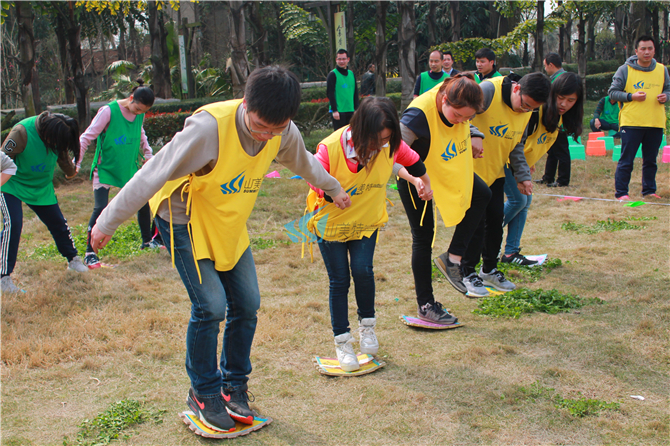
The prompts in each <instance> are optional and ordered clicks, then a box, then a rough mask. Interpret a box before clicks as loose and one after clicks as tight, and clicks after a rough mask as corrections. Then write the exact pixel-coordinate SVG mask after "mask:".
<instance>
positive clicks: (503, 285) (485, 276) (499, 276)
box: [479, 268, 516, 292]
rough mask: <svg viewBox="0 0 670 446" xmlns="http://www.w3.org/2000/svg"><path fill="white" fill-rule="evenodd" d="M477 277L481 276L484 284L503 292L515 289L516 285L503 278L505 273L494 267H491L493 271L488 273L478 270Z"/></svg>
mask: <svg viewBox="0 0 670 446" xmlns="http://www.w3.org/2000/svg"><path fill="white" fill-rule="evenodd" d="M479 277H481V278H482V282H483V283H484V285H488V286H491V287H493V288H495V289H496V290H498V291H503V292H505V291H512V290H514V289H516V285H514V284H513V283H512V282H510V281H509V280H507V279H505V275H504V274H503V273H502V272H501V271H498V270H497V269H496V268H493V271H491V272H490V273H485V272H484V271H483V270H480V271H479Z"/></svg>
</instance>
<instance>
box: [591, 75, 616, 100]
mask: <svg viewBox="0 0 670 446" xmlns="http://www.w3.org/2000/svg"><path fill="white" fill-rule="evenodd" d="M614 73H615V71H613V72H610V73H600V74H590V75H588V76H586V99H588V100H591V101H599V100H600V98H602V97H604V96H607V94H608V93H607V92H608V91H609V89H610V86H611V85H612V78H613V77H614Z"/></svg>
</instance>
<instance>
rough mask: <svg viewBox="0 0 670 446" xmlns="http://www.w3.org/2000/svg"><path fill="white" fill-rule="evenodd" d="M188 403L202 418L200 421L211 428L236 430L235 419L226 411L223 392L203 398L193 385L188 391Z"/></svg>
mask: <svg viewBox="0 0 670 446" xmlns="http://www.w3.org/2000/svg"><path fill="white" fill-rule="evenodd" d="M186 403H187V404H188V407H190V408H191V410H192V411H193V413H194V414H196V415H197V416H198V418H200V421H202V423H203V424H204V425H205V426H207V427H209V428H210V429H214V430H216V431H220V432H233V431H234V430H235V421H233V419H232V418H230V415H228V412H227V411H226V405H225V404H224V402H223V393H220V394H219V395H215V396H212V397H207V398H203V397H200V396H198V395H196V393H195V391H194V390H193V387H191V388H190V389H189V391H188V398H187V399H186Z"/></svg>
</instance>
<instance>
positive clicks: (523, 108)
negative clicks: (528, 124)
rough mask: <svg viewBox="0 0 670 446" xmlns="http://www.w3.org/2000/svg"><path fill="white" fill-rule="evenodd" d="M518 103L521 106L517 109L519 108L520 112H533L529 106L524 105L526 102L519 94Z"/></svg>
mask: <svg viewBox="0 0 670 446" xmlns="http://www.w3.org/2000/svg"><path fill="white" fill-rule="evenodd" d="M519 101H520V103H521V106H520V107H519V108H521V111H524V112H526V113H528V112H532V111H533V110H535V108H533V107H531V106H530V105H528V104H527V103H526V101H524V100H523V95H522V94H520V93H519Z"/></svg>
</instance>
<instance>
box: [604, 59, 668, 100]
mask: <svg viewBox="0 0 670 446" xmlns="http://www.w3.org/2000/svg"><path fill="white" fill-rule="evenodd" d="M637 61H638V58H637V56H630V57H629V58H628V60H627V61H626V63H625V64H623V65H621V66H620V67H619V69H618V70H616V73H614V77H613V78H612V85H611V86H610V90H609V96H610V97H611V98H612V99H614V100H615V101H616V102H631V101H632V100H633V99H632V98H631V96H632V93H626V91H625V90H626V82H627V81H628V67H631V68H633V69H634V70H638V71H645V72H650V71H654V70H655V69H656V59H652V60H651V64H650V65H649V66H648V67H642V66H640V65H639V64H638V62H637ZM663 93H665V95H666V96H667V97H668V101H670V76H669V75H668V69H667V68H666V69H665V80H664V81H663ZM653 99H654V100H656V98H653Z"/></svg>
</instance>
